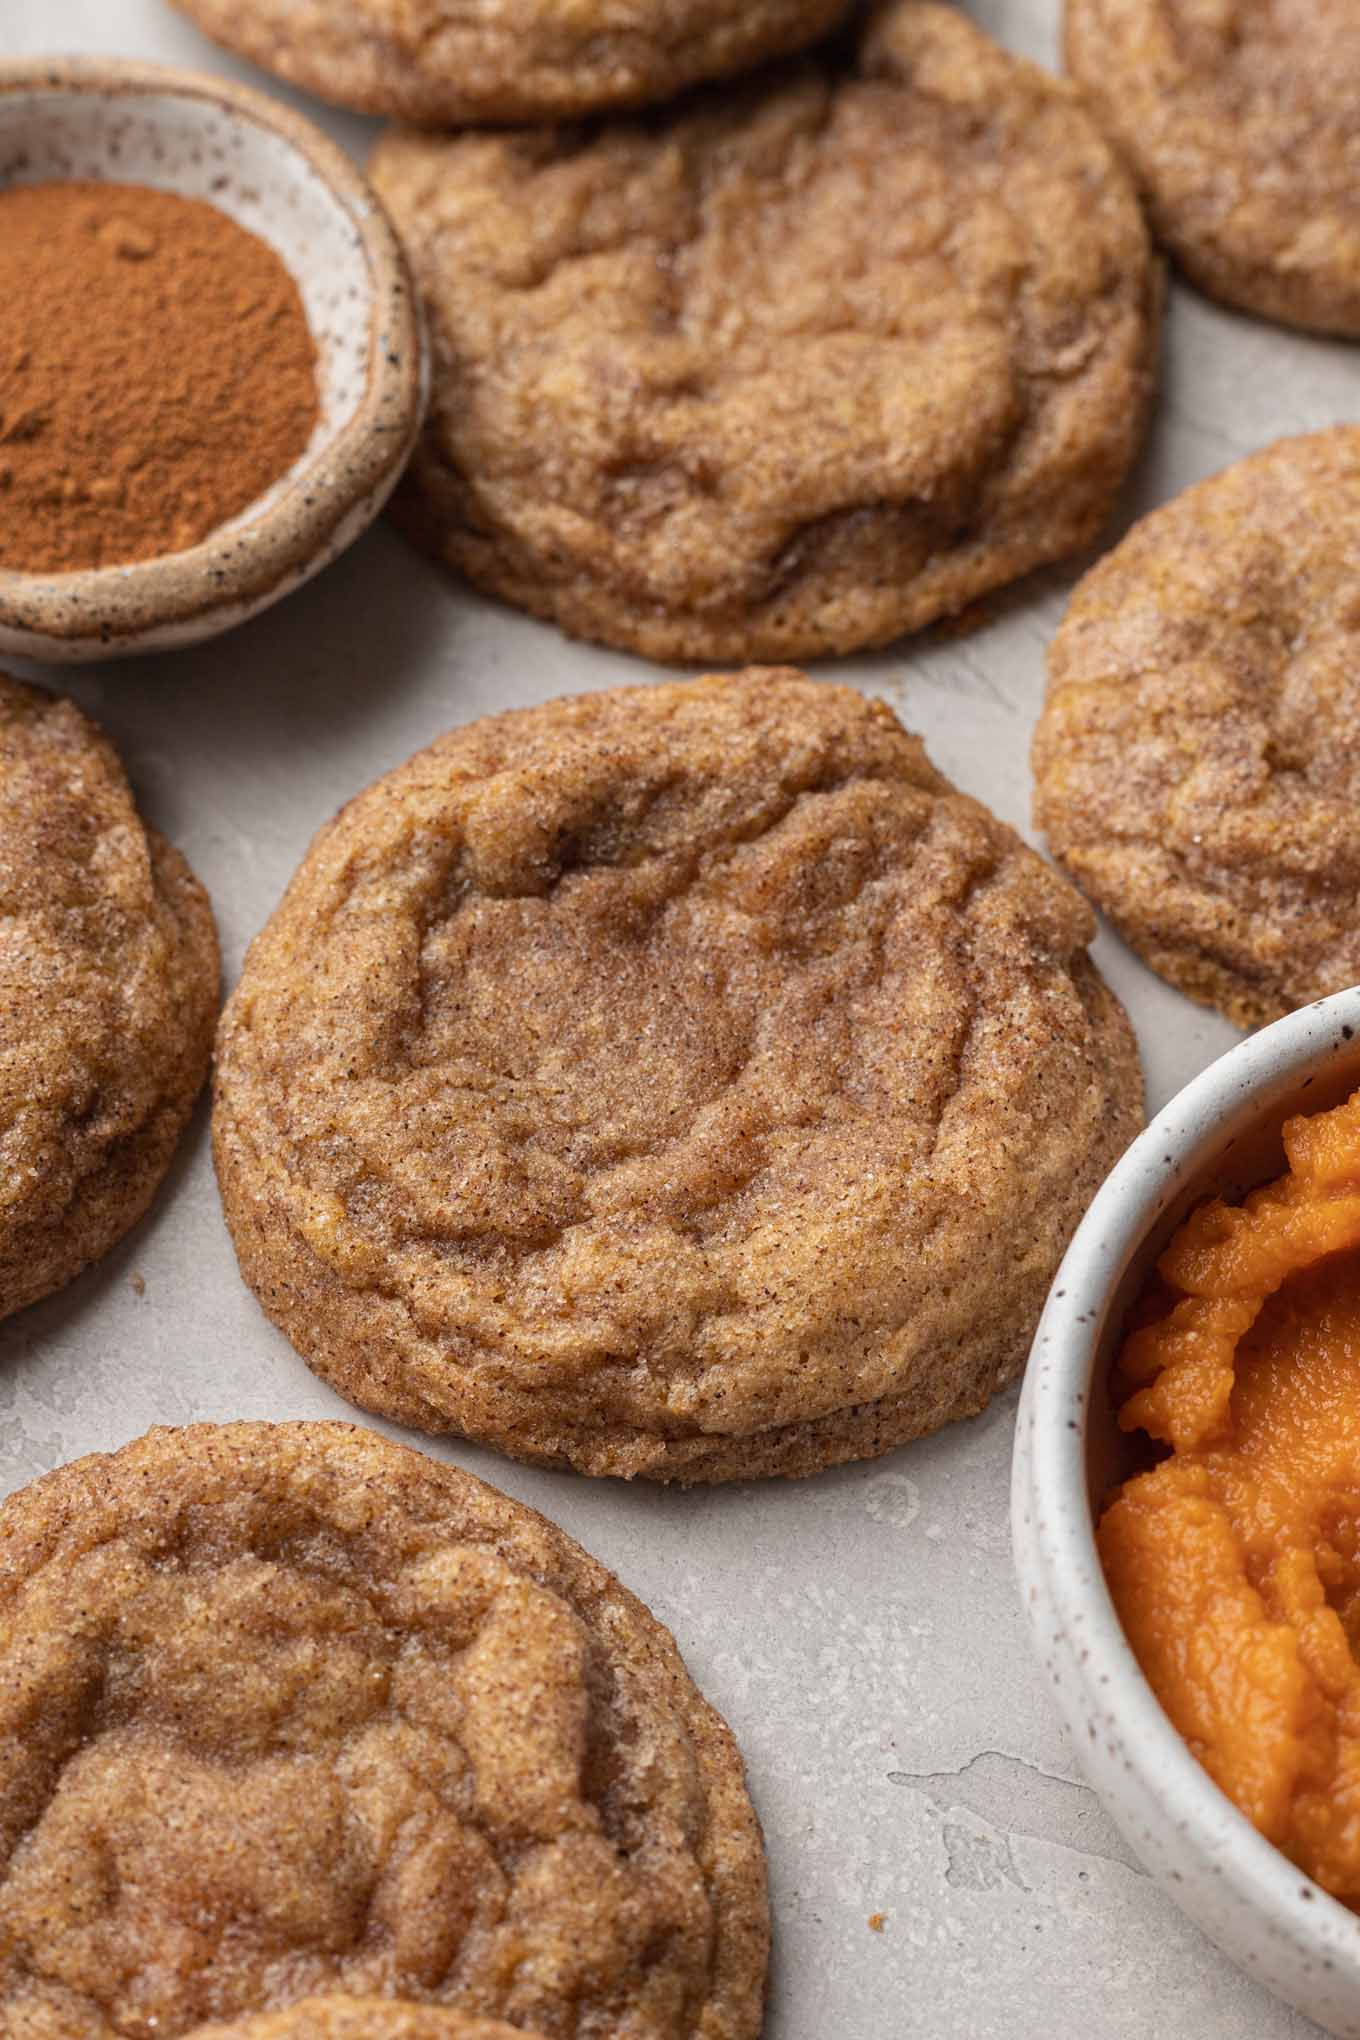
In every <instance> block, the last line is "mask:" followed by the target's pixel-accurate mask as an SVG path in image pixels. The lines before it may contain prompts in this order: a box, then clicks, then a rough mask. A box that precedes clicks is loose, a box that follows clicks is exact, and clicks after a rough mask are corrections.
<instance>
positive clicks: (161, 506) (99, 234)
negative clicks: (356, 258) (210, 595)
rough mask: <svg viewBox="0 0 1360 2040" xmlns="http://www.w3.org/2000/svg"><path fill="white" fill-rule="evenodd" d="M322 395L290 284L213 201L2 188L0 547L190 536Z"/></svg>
mask: <svg viewBox="0 0 1360 2040" xmlns="http://www.w3.org/2000/svg"><path fill="white" fill-rule="evenodd" d="M319 412H320V402H319V397H318V390H317V360H316V348H315V346H314V344H313V341H312V336H311V332H310V330H309V328H308V325H307V317H306V313H305V312H304V310H303V307H302V300H301V297H300V296H299V294H298V289H297V286H296V284H295V283H294V281H293V279H292V277H291V276H290V275H289V273H288V271H287V269H286V268H285V267H284V265H283V263H282V262H281V261H280V259H279V257H278V256H277V255H276V254H274V252H273V250H272V249H270V248H268V247H267V246H266V245H265V243H264V242H263V241H262V240H260V239H259V238H258V236H256V235H254V234H251V233H249V232H247V231H246V229H245V228H243V227H240V226H238V225H237V224H236V222H235V221H234V220H231V219H229V218H228V217H227V215H226V214H225V213H222V212H219V211H218V209H217V208H216V207H215V206H212V205H208V204H205V203H204V202H202V201H201V200H198V199H188V198H181V197H179V196H178V195H177V194H176V193H173V192H165V191H153V190H151V189H150V188H148V187H146V186H143V185H133V184H104V183H91V182H83V181H80V180H72V181H70V182H61V183H50V184H35V185H28V186H18V187H13V188H11V189H9V190H6V191H3V192H0V566H4V567H10V568H15V569H18V570H20V571H28V572H33V573H53V572H56V573H60V572H65V571H68V570H70V569H73V568H79V567H102V566H113V565H117V564H120V563H123V562H128V561H133V560H144V559H149V558H153V557H154V556H155V555H157V554H159V553H167V552H178V551H181V550H183V549H184V548H185V547H187V546H191V545H196V544H197V543H198V542H199V541H200V540H201V539H203V538H206V537H207V536H208V534H209V533H210V532H211V531H213V530H215V529H216V527H217V526H218V525H220V524H223V523H225V522H226V520H227V519H228V518H231V517H234V516H235V515H236V514H237V512H238V511H241V510H244V509H245V508H246V507H247V505H248V504H250V503H252V502H253V501H254V500H255V499H256V497H258V496H260V495H262V494H263V493H264V491H265V490H266V489H267V488H268V487H269V486H270V484H271V483H272V482H274V481H276V480H277V479H278V478H279V476H281V475H282V474H284V473H285V472H286V471H287V469H288V468H289V467H290V466H291V465H292V463H293V462H294V460H296V458H297V457H298V455H299V454H300V453H301V452H302V451H303V449H304V448H305V447H306V445H307V442H308V440H309V439H310V438H311V435H312V431H313V428H314V427H315V425H316V422H317V418H318V415H319Z"/></svg>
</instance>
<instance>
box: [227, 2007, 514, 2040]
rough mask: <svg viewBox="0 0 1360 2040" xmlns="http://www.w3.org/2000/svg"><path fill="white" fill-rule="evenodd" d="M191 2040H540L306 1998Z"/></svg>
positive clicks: (444, 2013) (466, 2022)
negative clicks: (298, 2002)
mask: <svg viewBox="0 0 1360 2040" xmlns="http://www.w3.org/2000/svg"><path fill="white" fill-rule="evenodd" d="M191 2040H537V2036H535V2035H534V2034H532V2033H531V2034H527V2035H526V2033H525V2032H524V2029H523V2027H520V2026H506V2025H503V2024H502V2023H501V2021H500V2020H499V2019H477V2018H473V2017H471V2016H470V2015H469V2014H468V2013H466V2012H455V2011H449V2010H447V2009H445V2008H443V2007H441V2006H437V2005H412V2004H402V2003H399V2002H397V2001H396V2000H394V1999H392V1998H343V1997H320V1998H306V1999H304V2001H303V2002H302V2003H301V2004H299V2005H293V2006H292V2007H291V2008H290V2009H289V2010H288V2011H286V2012H260V2013H258V2014H256V2016H255V2017H254V2018H247V2019H234V2020H233V2021H232V2023H231V2024H230V2025H229V2026H199V2027H197V2028H195V2030H194V2033H193V2034H192V2036H191Z"/></svg>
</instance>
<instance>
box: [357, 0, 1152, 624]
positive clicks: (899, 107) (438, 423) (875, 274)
mask: <svg viewBox="0 0 1360 2040" xmlns="http://www.w3.org/2000/svg"><path fill="white" fill-rule="evenodd" d="M372 175H373V179H374V182H375V183H376V185H377V187H378V189H379V191H380V193H381V195H382V197H383V198H384V200H385V201H386V203H387V205H388V207H389V208H390V210H391V212H392V214H393V216H394V218H395V220H396V223H397V225H398V228H399V230H400V232H401V234H402V236H403V239H404V240H405V243H406V246H407V249H408V251H409V253H410V256H411V259H412V262H413V264H414V267H415V270H416V274H417V277H418V281H419V284H420V287H421V290H422V292H423V295H424V299H425V303H426V306H427V308H428V311H429V314H430V320H431V326H432V332H433V340H434V356H435V373H434V397H433V407H432V410H431V413H430V419H429V423H428V425H427V428H426V431H425V434H424V437H423V440H422V442H421V444H420V447H419V449H418V451H417V454H416V457H415V461H414V463H413V466H412V468H411V470H410V475H409V478H408V481H407V483H406V485H405V488H404V491H403V494H402V497H401V504H400V514H401V515H402V517H403V519H404V521H405V522H406V524H407V526H408V528H409V529H410V530H411V531H412V532H413V534H414V535H415V536H416V537H417V538H418V539H419V541H420V542H421V543H422V544H424V545H425V546H427V547H428V548H429V549H430V550H431V551H432V552H434V553H435V554H436V555H437V556H438V557H440V558H442V559H444V560H445V561H447V562H448V563H449V564H450V565H452V566H453V567H455V568H457V569H458V570H459V571H460V572H462V573H464V574H466V575H467V576H468V578H469V579H470V580H472V581H474V582H475V583H476V584H477V585H478V586H479V587H482V588H484V589H487V590H489V591H490V592H491V593H492V594H495V595H499V596H501V597H503V598H504V599H505V600H506V601H509V602H513V603H515V604H517V605H518V606H519V607H521V608H523V609H527V610H530V611H531V612H532V613H533V614H535V615H537V616H541V617H546V618H548V619H549V620H551V621H552V622H554V623H557V624H559V625H560V626H561V627H562V628H563V629H564V630H567V631H570V632H572V633H573V634H575V635H577V636H580V637H585V638H594V639H598V640H600V641H601V642H603V643H606V644H612V645H620V646H623V647H625V648H627V649H630V650H633V651H637V652H641V653H643V654H644V655H645V656H647V657H648V658H655V659H663V660H671V661H683V662H686V663H688V662H690V661H693V662H695V663H700V662H707V661H713V662H729V661H730V662H732V663H734V664H741V663H744V662H746V661H748V660H751V659H771V660H776V659H786V658H791V659H802V658H813V657H817V656H820V655H823V654H827V653H833V652H846V651H850V650H852V649H854V648H855V647H857V646H865V645H876V644H882V643H885V642H887V641H888V640H890V639H892V638H894V637H897V636H900V635H901V634H902V633H903V632H904V631H909V630H915V629H919V628H920V627H921V626H922V625H924V624H926V623H929V622H930V621H931V620H932V619H933V618H935V617H938V616H940V615H943V614H947V613H950V612H953V611H956V610H959V609H962V608H963V607H964V606H965V605H967V604H968V603H970V602H972V601H973V600H974V599H975V598H976V597H977V596H979V595H981V594H982V593H984V592H985V591H986V590H988V589H991V588H995V587H997V586H998V585H1000V584H1001V583H1003V582H1006V581H1010V580H1013V579H1014V578H1015V577H1016V576H1017V575H1019V574H1023V573H1024V572H1026V571H1027V570H1028V569H1030V568H1032V567H1035V566H1037V565H1039V564H1040V563H1042V562H1044V561H1048V560H1054V559H1058V558H1061V557H1062V556H1063V555H1065V554H1068V553H1071V552H1073V551H1075V550H1076V549H1078V548H1079V547H1081V546H1083V545H1084V544H1086V543H1087V541H1088V540H1089V539H1091V538H1092V537H1093V535H1094V534H1095V532H1096V531H1097V530H1098V528H1099V526H1100V524H1101V521H1102V519H1103V518H1104V516H1105V515H1106V512H1107V511H1108V509H1109V507H1110V505H1111V502H1112V501H1113V498H1114V495H1115V492H1116V490H1117V488H1118V486H1119V484H1120V481H1121V480H1122V478H1123V476H1124V474H1125V471H1126V470H1127V468H1128V466H1129V463H1130V461H1131V460H1132V458H1133V454H1134V452H1135V450H1136V448H1137V446H1138V444H1139V441H1140V438H1141V434H1142V427H1143V421H1144V418H1145V415H1146V412H1147V407H1148V399H1149V395H1150V392H1151V388H1152V377H1153V360H1154V353H1155V348H1156V337H1157V327H1158V317H1159V308H1160V288H1159V286H1160V272H1159V268H1158V264H1157V262H1156V260H1155V258H1154V257H1153V256H1152V254H1151V252H1150V249H1149V244H1148V240H1147V235H1146V230H1145V228H1144V225H1143V220H1142V215H1141V212H1140V210H1139V206H1138V202H1137V198H1136V195H1135V193H1134V190H1133V187H1132V184H1131V181H1130V179H1129V177H1128V175H1127V173H1126V171H1125V170H1124V169H1123V167H1122V166H1121V165H1120V164H1119V162H1118V161H1117V160H1116V158H1115V156H1114V153H1113V151H1112V150H1111V149H1110V147H1109V146H1108V144H1107V143H1106V142H1105V141H1104V139H1103V138H1102V137H1101V136H1100V134H1099V133H1098V132H1097V130H1096V127H1095V124H1094V123H1093V121H1092V120H1091V119H1090V117H1089V115H1088V114H1087V112H1086V111H1085V109H1084V107H1083V106H1082V104H1081V103H1080V100H1079V98H1078V96H1077V94H1076V93H1075V92H1074V91H1073V89H1072V88H1071V87H1070V86H1068V85H1066V84H1064V83H1062V82H1060V81H1056V80H1054V79H1052V78H1050V77H1049V76H1047V75H1046V74H1045V73H1043V72H1041V71H1039V70H1037V69H1035V68H1034V67H1033V66H1032V65H1029V64H1025V63H1021V62H1020V61H1018V60H1017V59H1016V58H1013V57H1011V56H1008V55H1007V54H1006V52H1005V51H1003V50H1001V49H1000V48H998V47H997V45H996V44H995V43H993V42H991V41H989V39H988V38H987V37H986V36H985V35H983V34H982V33H981V31H980V30H978V29H977V28H975V27H974V26H973V25H972V23H971V22H969V21H968V19H967V18H966V17H965V16H964V15H963V14H961V13H959V12H957V11H956V10H955V9H954V8H952V7H946V6H941V5H936V4H934V0H889V4H886V5H879V6H878V7H876V8H875V9H873V10H871V13H870V16H869V18H868V21H867V23H866V24H865V26H864V29H863V33H862V36H861V37H860V39H859V40H858V41H857V42H856V43H855V44H854V45H853V46H847V47H845V48H837V49H836V50H835V51H834V52H832V53H828V54H826V55H825V56H824V57H822V58H819V59H818V60H817V61H815V62H813V61H809V62H806V63H802V64H796V65H789V66H786V67H784V68H782V69H780V70H777V71H773V72H770V73H766V74H764V75H763V76H762V77H760V78H759V79H757V80H754V81H752V82H751V83H749V84H745V85H742V86H741V87H739V88H735V89H729V90H727V91H725V92H723V93H722V94H717V93H710V94H706V95H701V96H699V97H697V98H692V99H688V100H685V101H683V102H682V103H681V104H680V105H679V106H677V107H674V108H672V109H668V110H667V111H665V112H663V113H659V114H656V115H654V116H652V117H650V118H649V119H648V120H646V121H645V122H626V123H625V122H615V123H613V124H610V125H603V126H594V127H591V128H584V129H583V128H570V129H567V128H558V129H547V128H545V129H538V130H531V131H528V132H523V133H517V134H514V135H510V136H497V137H491V136H485V135H481V136H478V135H453V136H450V135H433V134H418V133H396V134H393V135H391V136H390V137H388V138H387V139H386V140H384V141H383V142H381V143H380V144H379V146H378V149H377V151H376V153H375V155H374V158H373V163H372Z"/></svg>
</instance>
